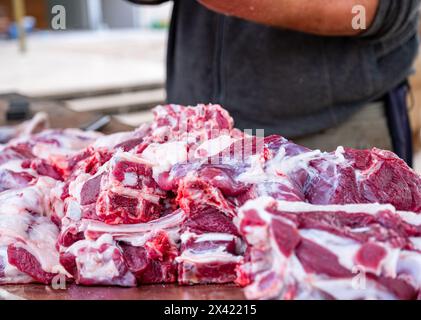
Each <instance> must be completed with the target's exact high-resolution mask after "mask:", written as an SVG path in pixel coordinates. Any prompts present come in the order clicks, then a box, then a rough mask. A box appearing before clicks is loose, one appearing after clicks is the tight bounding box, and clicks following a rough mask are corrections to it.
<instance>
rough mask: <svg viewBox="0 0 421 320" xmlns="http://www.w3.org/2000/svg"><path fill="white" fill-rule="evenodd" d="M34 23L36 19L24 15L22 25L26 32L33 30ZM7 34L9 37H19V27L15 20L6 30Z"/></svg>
mask: <svg viewBox="0 0 421 320" xmlns="http://www.w3.org/2000/svg"><path fill="white" fill-rule="evenodd" d="M35 25H36V19H35V18H34V17H30V16H28V17H24V18H23V26H24V28H25V31H26V33H30V32H32V31H34V29H35ZM8 36H9V38H10V39H17V38H18V37H19V29H18V25H17V24H16V22H13V23H12V24H11V25H10V27H9V31H8Z"/></svg>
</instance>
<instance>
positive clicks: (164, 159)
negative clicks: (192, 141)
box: [142, 141, 188, 180]
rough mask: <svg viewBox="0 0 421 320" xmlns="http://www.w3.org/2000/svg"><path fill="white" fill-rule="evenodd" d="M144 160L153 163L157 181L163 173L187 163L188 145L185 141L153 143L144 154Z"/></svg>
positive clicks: (154, 175)
mask: <svg viewBox="0 0 421 320" xmlns="http://www.w3.org/2000/svg"><path fill="white" fill-rule="evenodd" d="M142 158H144V159H146V160H147V161H149V162H150V163H152V166H153V168H152V170H153V177H154V179H155V180H156V179H158V177H159V175H160V174H161V173H163V172H167V171H169V170H170V169H171V167H172V166H174V165H175V164H178V163H184V162H186V161H187V159H188V154H187V143H186V142H183V141H173V142H167V143H164V144H158V143H152V144H150V145H149V146H148V147H147V148H146V149H145V150H144V151H143V152H142Z"/></svg>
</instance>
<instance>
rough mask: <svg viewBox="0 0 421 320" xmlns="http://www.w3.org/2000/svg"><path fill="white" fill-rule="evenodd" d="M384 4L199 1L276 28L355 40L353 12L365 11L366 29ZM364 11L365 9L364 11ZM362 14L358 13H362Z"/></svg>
mask: <svg viewBox="0 0 421 320" xmlns="http://www.w3.org/2000/svg"><path fill="white" fill-rule="evenodd" d="M379 1H380V0H199V2H200V3H202V4H203V5H205V6H206V7H208V8H209V9H212V10H214V11H217V12H219V13H223V14H227V15H232V16H236V17H239V18H243V19H246V20H250V21H254V22H257V23H262V24H266V25H270V26H274V27H279V28H286V29H291V30H296V31H302V32H306V33H312V34H317V35H325V36H353V35H357V34H359V33H361V32H362V31H363V30H361V29H360V28H355V27H353V24H352V21H353V18H354V17H355V15H356V12H355V11H353V8H358V7H356V6H358V5H360V6H363V7H364V8H365V18H366V27H367V28H368V27H369V26H370V25H371V24H372V22H373V20H374V17H375V15H376V12H377V8H378V5H379ZM360 8H361V7H360ZM359 12H360V11H358V13H359Z"/></svg>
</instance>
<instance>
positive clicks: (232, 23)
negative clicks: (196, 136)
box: [130, 0, 420, 165]
mask: <svg viewBox="0 0 421 320" xmlns="http://www.w3.org/2000/svg"><path fill="white" fill-rule="evenodd" d="M130 1H132V2H135V3H138V4H160V3H163V2H165V1H166V0H130ZM173 2H174V7H173V14H172V20H171V26H170V32H169V42H168V53H167V83H166V88H167V97H168V98H167V99H168V102H170V103H177V104H184V105H196V104H197V103H201V102H212V103H219V104H221V105H223V106H224V107H225V108H227V109H228V110H229V112H230V113H231V115H232V116H233V117H234V119H236V126H237V127H238V128H240V129H264V130H265V134H266V135H269V134H282V135H283V136H285V137H287V138H290V139H294V141H295V142H297V143H298V144H302V145H305V146H307V147H309V148H318V149H322V150H327V151H331V150H334V149H335V148H336V146H338V145H343V146H347V147H354V148H370V147H374V146H376V147H378V148H382V149H389V150H393V151H395V152H396V153H397V154H398V155H399V156H400V157H401V158H403V159H404V160H406V161H407V162H408V163H409V164H410V165H411V163H412V141H411V132H410V131H411V130H410V123H409V118H408V105H407V94H408V84H407V78H408V76H409V75H410V74H411V72H413V69H412V68H413V62H414V59H415V57H416V55H417V51H418V38H417V29H418V10H419V5H420V0H405V1H398V0H277V1H274V0H229V1H227V0H199V1H197V0H178V1H177V0H175V1H173Z"/></svg>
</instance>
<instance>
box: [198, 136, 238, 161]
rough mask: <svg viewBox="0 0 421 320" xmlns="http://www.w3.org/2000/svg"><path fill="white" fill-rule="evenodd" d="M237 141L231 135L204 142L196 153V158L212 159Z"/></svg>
mask: <svg viewBox="0 0 421 320" xmlns="http://www.w3.org/2000/svg"><path fill="white" fill-rule="evenodd" d="M236 140H237V139H234V138H232V137H230V136H229V135H220V136H219V137H217V138H215V139H209V140H206V141H205V142H203V143H202V144H201V145H200V146H199V147H198V148H197V149H196V151H195V154H194V155H195V158H202V157H212V156H214V155H217V154H219V153H220V152H222V151H223V150H225V149H227V148H228V147H229V146H230V145H231V144H232V143H233V142H235V141H236Z"/></svg>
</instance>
